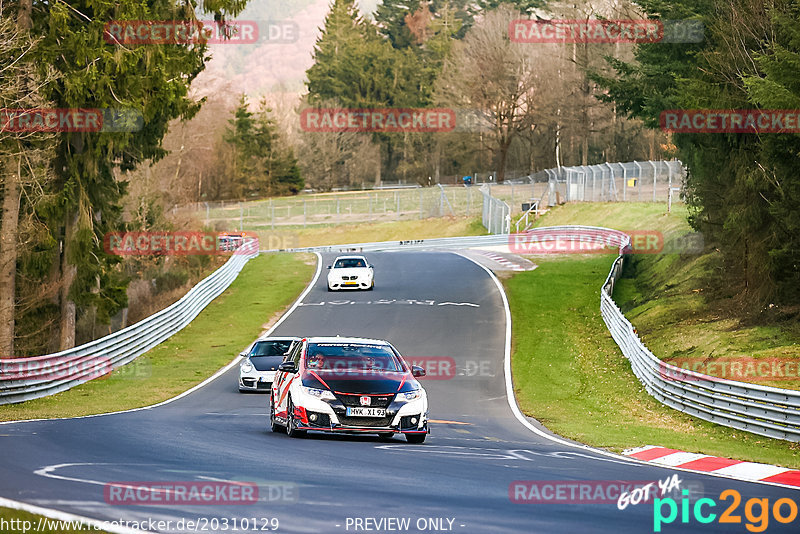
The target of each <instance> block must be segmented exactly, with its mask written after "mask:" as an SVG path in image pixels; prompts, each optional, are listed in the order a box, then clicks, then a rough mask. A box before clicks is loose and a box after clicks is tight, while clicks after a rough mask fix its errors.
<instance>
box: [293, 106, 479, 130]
mask: <svg viewBox="0 0 800 534" xmlns="http://www.w3.org/2000/svg"><path fill="white" fill-rule="evenodd" d="M491 127H492V120H491V117H490V116H489V115H487V114H486V113H485V112H482V111H480V110H476V109H462V108H306V109H304V110H303V111H301V112H300V129H301V130H303V131H304V132H322V133H339V132H370V133H374V132H384V133H392V132H411V133H448V132H480V131H489V130H491Z"/></svg>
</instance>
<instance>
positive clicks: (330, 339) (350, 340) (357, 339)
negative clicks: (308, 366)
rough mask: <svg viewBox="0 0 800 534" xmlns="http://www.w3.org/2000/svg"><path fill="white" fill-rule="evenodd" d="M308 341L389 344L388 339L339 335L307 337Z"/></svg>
mask: <svg viewBox="0 0 800 534" xmlns="http://www.w3.org/2000/svg"><path fill="white" fill-rule="evenodd" d="M307 340H308V342H309V343H351V344H357V345H358V344H363V345H386V346H387V347H389V346H391V345H390V343H389V342H388V341H384V340H383V339H370V338H366V337H340V336H317V337H309V338H307Z"/></svg>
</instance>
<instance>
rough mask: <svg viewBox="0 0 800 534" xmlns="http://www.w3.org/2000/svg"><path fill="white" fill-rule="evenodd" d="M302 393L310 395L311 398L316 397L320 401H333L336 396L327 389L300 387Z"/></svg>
mask: <svg viewBox="0 0 800 534" xmlns="http://www.w3.org/2000/svg"><path fill="white" fill-rule="evenodd" d="M300 387H301V388H302V390H303V392H304V393H306V394H308V395H311V396H312V397H316V398H318V399H322V400H335V399H336V396H335V395H334V394H333V392H332V391H331V390H329V389H317V388H309V387H306V386H300Z"/></svg>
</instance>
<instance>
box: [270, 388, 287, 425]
mask: <svg viewBox="0 0 800 534" xmlns="http://www.w3.org/2000/svg"><path fill="white" fill-rule="evenodd" d="M269 407H270V414H269V424H270V426H271V427H272V431H273V432H283V431H284V429H283V426H282V425H281V424H280V423H278V420H277V419H276V418H275V402H274V401H273V400H272V398H271V396H270V399H269Z"/></svg>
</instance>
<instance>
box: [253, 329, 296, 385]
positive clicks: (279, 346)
mask: <svg viewBox="0 0 800 534" xmlns="http://www.w3.org/2000/svg"><path fill="white" fill-rule="evenodd" d="M298 341H300V338H296V337H265V338H263V339H258V340H256V341H255V342H254V343H253V344H252V345H250V347H248V348H247V350H245V351H244V352H242V353H241V354H240V356H242V358H243V359H242V362H241V363H240V364H239V391H264V392H268V391H269V390H270V387H271V386H272V380H273V379H274V377H275V372H276V371H277V370H278V366H279V365H280V364H281V362H282V361H283V358H284V356H285V355H286V353H287V352H289V351H290V350H291V349H292V346H293V343H296V342H298Z"/></svg>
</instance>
